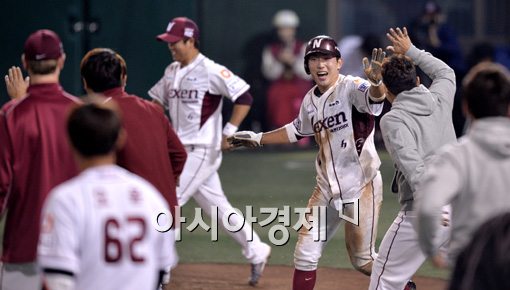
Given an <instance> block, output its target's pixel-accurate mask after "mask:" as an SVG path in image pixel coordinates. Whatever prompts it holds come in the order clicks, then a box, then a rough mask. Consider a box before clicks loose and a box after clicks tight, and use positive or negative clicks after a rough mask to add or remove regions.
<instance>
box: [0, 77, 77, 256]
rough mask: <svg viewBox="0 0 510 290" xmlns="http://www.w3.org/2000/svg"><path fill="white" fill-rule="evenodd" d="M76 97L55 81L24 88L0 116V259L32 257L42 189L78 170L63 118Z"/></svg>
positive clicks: (46, 188) (35, 245)
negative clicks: (0, 235) (2, 217)
mask: <svg viewBox="0 0 510 290" xmlns="http://www.w3.org/2000/svg"><path fill="white" fill-rule="evenodd" d="M79 102H80V101H79V100H78V99H77V98H76V97H74V96H71V95H70V94H68V93H66V92H65V91H64V90H63V89H62V87H61V86H60V85H59V84H57V83H51V84H37V85H31V86H29V87H28V92H27V96H26V97H25V98H23V99H21V100H19V101H17V102H13V103H12V104H10V105H9V106H8V107H7V108H5V111H4V112H3V113H2V114H1V116H0V206H1V212H2V213H3V212H4V211H5V210H6V209H7V210H8V213H7V219H6V223H5V230H4V241H3V253H2V261H4V262H6V263H24V262H33V261H35V260H36V250H37V241H38V238H39V225H40V215H41V208H42V205H43V203H44V200H45V199H46V196H47V194H48V192H49V191H50V190H51V189H52V188H53V187H55V186H56V185H58V184H60V183H62V182H64V181H66V180H68V179H69V178H71V177H73V176H75V175H76V174H77V173H78V168H77V165H76V163H75V161H74V158H73V156H72V153H71V149H70V146H69V143H68V140H67V134H66V120H67V116H68V113H69V110H70V109H71V107H72V106H73V105H75V104H77V103H79Z"/></svg>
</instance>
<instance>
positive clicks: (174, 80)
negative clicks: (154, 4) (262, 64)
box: [149, 54, 270, 264]
mask: <svg viewBox="0 0 510 290" xmlns="http://www.w3.org/2000/svg"><path fill="white" fill-rule="evenodd" d="M249 88H250V86H249V85H248V84H247V83H246V82H245V81H244V80H243V79H241V78H240V77H238V76H237V75H235V74H233V73H232V72H231V71H230V70H228V69H227V68H225V67H224V66H222V65H219V64H217V63H215V62H214V61H212V60H210V59H209V58H207V57H206V56H204V55H203V54H199V55H198V56H197V57H196V58H195V59H194V60H193V61H192V62H191V63H190V64H188V65H186V66H185V67H181V66H180V63H179V62H173V63H172V64H170V65H169V66H168V67H167V68H166V70H165V74H164V76H163V77H162V78H161V79H160V80H159V82H158V83H156V84H155V85H154V86H153V87H152V88H151V89H150V90H149V95H150V96H151V97H152V98H153V99H155V100H157V101H158V102H160V103H161V104H163V105H164V106H165V107H167V108H168V112H169V116H170V119H171V122H172V125H173V127H174V129H175V132H176V133H177V135H178V136H179V138H180V139H181V142H182V144H183V145H184V147H185V148H186V151H187V153H188V159H187V160H186V164H185V165H184V169H183V172H182V173H181V176H180V184H179V186H178V187H177V199H178V202H179V205H181V206H183V205H185V204H186V203H187V202H188V200H189V199H190V198H191V197H193V198H194V200H195V201H196V202H197V204H198V205H199V206H200V207H201V208H202V209H203V210H204V211H205V212H206V213H207V214H208V215H209V216H210V214H211V206H217V207H218V214H219V217H218V218H219V219H218V220H220V219H221V218H222V217H223V215H224V214H225V213H228V212H231V211H232V209H233V208H232V205H231V204H230V203H229V201H228V200H227V198H226V196H225V194H224V192H223V189H222V187H221V182H220V178H219V175H218V169H219V167H220V165H221V160H222V152H221V141H222V115H221V110H222V105H223V97H226V98H228V99H230V100H231V101H232V102H235V101H236V99H237V98H238V97H239V96H241V95H242V94H244V93H245V92H247V91H248V89H249ZM230 222H231V224H241V223H243V222H244V220H243V219H242V218H241V217H239V216H238V215H234V216H232V217H231V219H230ZM220 225H222V223H220ZM227 233H228V234H229V235H231V236H232V237H233V238H234V239H235V240H236V241H237V242H238V243H239V244H240V245H241V247H242V252H243V255H244V256H245V257H246V259H247V260H249V261H250V262H251V263H252V264H257V263H260V262H262V261H264V260H265V259H266V257H267V255H268V253H269V251H270V248H269V246H268V245H266V244H264V243H262V242H261V241H260V238H259V237H258V235H257V234H256V233H253V229H252V227H251V226H250V225H249V224H245V225H244V226H243V228H242V229H241V230H240V231H238V232H235V233H233V232H230V231H227ZM252 235H253V240H252V241H251V242H248V241H249V240H251V237H252Z"/></svg>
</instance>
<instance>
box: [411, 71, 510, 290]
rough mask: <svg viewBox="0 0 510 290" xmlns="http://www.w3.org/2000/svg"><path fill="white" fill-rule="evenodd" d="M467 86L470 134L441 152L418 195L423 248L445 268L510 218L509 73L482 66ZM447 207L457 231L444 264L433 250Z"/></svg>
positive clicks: (419, 230)
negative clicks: (482, 229) (503, 217)
mask: <svg viewBox="0 0 510 290" xmlns="http://www.w3.org/2000/svg"><path fill="white" fill-rule="evenodd" d="M463 86H464V90H463V91H464V93H463V99H464V102H465V104H466V109H467V113H468V114H467V116H469V118H471V119H472V120H471V121H472V125H471V128H470V130H469V131H468V134H467V135H466V136H464V137H462V138H461V139H459V143H453V144H449V145H446V146H444V147H443V148H442V150H441V152H440V153H439V157H438V158H436V159H435V160H434V162H432V164H431V165H430V166H429V167H428V168H427V170H426V173H425V174H424V175H425V177H424V182H423V185H422V186H421V187H420V189H419V190H418V193H419V195H418V197H419V201H418V205H417V216H418V237H419V241H420V245H421V248H422V249H423V250H424V252H425V254H426V255H427V256H429V257H433V261H434V262H435V263H436V264H438V265H443V266H444V265H446V264H448V263H454V262H455V259H456V258H457V255H458V254H459V252H461V250H462V248H463V247H465V246H466V245H467V244H468V243H469V241H470V239H471V237H472V236H473V235H474V232H475V231H476V229H477V227H479V226H480V225H481V224H483V223H484V222H485V221H487V220H488V219H490V218H492V217H493V216H495V215H497V214H501V213H504V212H510V195H509V194H508V191H509V188H510V179H509V176H510V72H509V71H508V70H507V69H506V68H505V67H503V66H501V65H499V64H495V63H490V62H482V63H480V64H478V65H477V66H475V67H474V68H473V69H471V71H470V72H469V73H468V74H467V75H466V77H465V78H464V83H463ZM447 203H451V205H452V230H451V241H450V247H449V251H448V257H447V259H445V258H446V257H443V256H442V255H441V253H440V252H438V251H437V249H436V248H435V247H434V233H435V232H436V231H437V228H438V227H439V225H438V224H437V220H438V217H439V216H440V214H441V207H442V206H443V205H445V204H447ZM506 241H507V242H506V245H508V239H507V240H506ZM474 255H475V256H476V255H478V253H476V254H474ZM507 257H508V256H507V255H505V257H504V258H505V259H506V258H507ZM464 258H466V257H464ZM501 258H503V257H501ZM505 263H507V262H505ZM489 269H490V270H491V271H490V272H491V273H492V268H491V267H490V268H489ZM500 270H501V269H500ZM457 287H459V289H464V288H463V287H462V286H461V285H457ZM487 288H489V287H487ZM501 288H506V287H505V286H501Z"/></svg>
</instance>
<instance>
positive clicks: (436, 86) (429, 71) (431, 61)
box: [406, 46, 456, 108]
mask: <svg viewBox="0 0 510 290" xmlns="http://www.w3.org/2000/svg"><path fill="white" fill-rule="evenodd" d="M406 55H407V56H409V57H410V58H411V59H412V60H413V61H414V62H415V64H416V65H417V66H419V67H420V68H421V70H422V71H423V72H424V73H425V74H426V75H428V76H429V77H430V78H431V79H432V84H431V85H430V87H429V91H430V92H431V93H432V94H434V95H435V96H436V97H437V98H438V99H439V100H440V101H443V102H447V104H449V106H450V107H451V108H453V101H454V96H455V90H456V85H455V72H454V71H453V69H452V68H451V67H449V66H448V65H447V64H446V63H444V62H443V61H442V60H440V59H438V58H436V57H434V56H432V54H430V53H429V52H426V51H424V50H419V49H417V48H416V47H415V46H411V48H409V50H408V51H407V53H406Z"/></svg>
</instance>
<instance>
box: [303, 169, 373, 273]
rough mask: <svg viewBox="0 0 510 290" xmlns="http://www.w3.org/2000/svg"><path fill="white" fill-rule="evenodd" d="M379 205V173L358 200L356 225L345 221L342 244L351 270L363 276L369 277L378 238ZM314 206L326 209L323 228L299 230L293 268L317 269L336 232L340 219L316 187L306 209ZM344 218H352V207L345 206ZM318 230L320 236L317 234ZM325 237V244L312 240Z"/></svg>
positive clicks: (332, 206)
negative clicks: (351, 267) (350, 264)
mask: <svg viewBox="0 0 510 290" xmlns="http://www.w3.org/2000/svg"><path fill="white" fill-rule="evenodd" d="M381 204H382V179H381V174H380V173H378V174H377V175H376V177H375V178H374V179H373V180H372V182H370V183H368V184H367V185H366V186H365V187H364V188H363V191H362V193H361V196H360V199H359V225H354V224H352V223H350V222H345V244H346V247H347V252H348V254H349V258H350V260H351V263H352V265H353V266H354V268H355V269H356V270H358V271H360V272H362V273H363V274H365V275H370V271H371V268H372V262H373V261H374V260H375V259H376V257H377V253H376V251H375V242H376V237H377V222H378V219H379V211H380V208H381ZM314 206H325V207H326V225H325V226H321V227H320V228H319V227H312V228H311V229H310V230H307V229H306V228H305V227H303V228H301V229H300V231H299V236H298V241H297V244H296V248H295V250H294V266H295V268H296V269H298V270H301V271H313V270H316V269H317V265H318V263H319V259H320V257H321V255H322V251H323V249H324V247H325V246H326V244H327V243H328V241H329V240H330V239H331V237H333V235H334V234H335V232H336V231H337V230H338V227H339V226H340V223H341V222H342V218H341V217H340V216H339V212H338V211H337V210H336V209H335V207H334V205H333V204H331V200H329V199H328V198H327V197H326V196H324V194H322V193H321V191H320V189H319V188H318V187H316V188H315V190H314V192H313V193H312V196H311V197H310V200H309V201H308V206H307V207H308V208H313V207H314ZM344 215H346V216H349V217H352V216H353V206H351V205H344ZM318 231H320V233H317V232H318ZM317 236H319V237H321V236H322V237H324V236H325V237H327V239H326V240H325V241H315V240H314V237H317Z"/></svg>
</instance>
